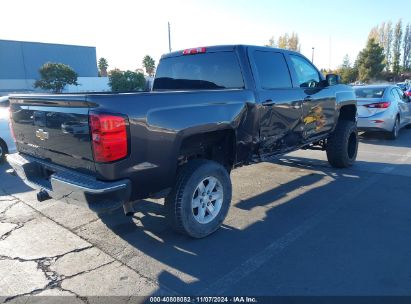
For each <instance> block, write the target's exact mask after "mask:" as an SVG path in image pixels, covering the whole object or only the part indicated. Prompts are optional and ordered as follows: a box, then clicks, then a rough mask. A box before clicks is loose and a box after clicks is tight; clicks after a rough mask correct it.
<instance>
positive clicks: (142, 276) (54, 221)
mask: <svg viewBox="0 0 411 304" xmlns="http://www.w3.org/2000/svg"><path fill="white" fill-rule="evenodd" d="M0 190H3V192H4V193H5V194H7V195H9V196H11V197H13V198H14V199H16V200H17V202H21V203H23V204H24V205H26V206H28V207H29V208H31V209H33V210H34V211H35V212H36V213H38V214H40V215H42V216H43V217H45V218H47V219H49V220H50V221H52V222H53V223H55V224H56V225H58V226H60V227H62V228H64V229H66V230H68V231H70V232H71V233H73V234H75V235H76V236H77V237H79V238H80V239H82V240H83V241H85V242H87V243H90V242H89V241H88V240H87V239H85V238H84V237H82V236H80V235H78V234H76V229H77V228H74V229H71V228H69V227H66V226H64V225H62V224H60V223H59V222H57V221H56V220H54V219H53V218H51V217H50V216H48V215H47V214H44V213H42V212H41V211H39V210H37V209H36V208H34V207H32V206H31V205H29V204H27V203H25V202H24V201H22V200H20V199H19V198H18V197H16V196H14V195H13V194H12V193H9V192H7V191H6V190H4V189H0ZM91 222H93V221H91ZM90 244H91V243H90ZM91 247H95V248H97V249H99V250H100V251H101V252H104V253H105V254H107V255H108V256H110V257H111V258H112V259H113V260H114V261H117V262H118V263H120V264H121V265H122V266H124V267H126V268H128V269H129V270H131V271H133V272H135V273H136V274H138V275H139V276H140V277H141V278H143V279H146V280H147V281H148V282H150V283H152V284H154V285H156V286H158V288H159V289H158V290H159V291H160V290H163V291H165V292H167V294H169V295H172V296H179V295H180V293H178V292H176V291H174V290H173V289H172V288H170V287H167V286H166V285H164V284H161V286H160V283H159V282H158V281H157V280H155V279H153V278H151V277H149V276H147V275H145V274H142V273H141V272H140V271H138V270H136V269H134V268H132V267H130V266H129V265H127V264H125V263H124V262H123V261H121V260H119V259H118V258H116V257H113V256H111V255H110V254H109V253H108V252H106V251H104V250H103V249H102V248H100V247H99V246H96V245H91V246H90V247H86V248H85V249H89V248H91ZM68 253H70V252H67V253H65V254H68ZM65 254H64V255H65ZM1 258H2V256H0V259H1Z"/></svg>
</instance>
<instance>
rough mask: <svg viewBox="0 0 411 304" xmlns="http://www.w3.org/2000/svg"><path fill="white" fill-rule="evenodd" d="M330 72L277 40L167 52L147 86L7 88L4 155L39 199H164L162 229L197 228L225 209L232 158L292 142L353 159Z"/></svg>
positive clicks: (218, 219)
mask: <svg viewBox="0 0 411 304" xmlns="http://www.w3.org/2000/svg"><path fill="white" fill-rule="evenodd" d="M338 82H339V78H338V76H336V75H327V77H323V76H322V74H321V73H320V72H319V71H318V70H317V69H316V68H315V67H314V66H313V65H312V64H311V62H309V61H308V60H307V58H305V57H304V56H302V55H301V54H299V53H295V52H291V51H286V50H281V49H273V48H265V47H257V46H245V45H230V46H213V47H206V48H195V49H188V50H184V51H180V52H174V53H170V54H167V55H164V56H163V57H162V59H161V61H160V63H159V66H158V69H157V73H156V78H155V80H154V85H153V91H152V92H142V93H129V94H127V93H124V94H84V95H78V94H76V95H70V94H67V95H34V94H31V95H15V96H13V97H11V98H10V101H11V106H10V112H11V125H12V129H13V131H14V136H15V140H16V144H17V149H18V151H19V153H17V154H12V155H9V156H8V158H7V159H8V161H9V163H10V164H11V165H12V167H13V168H14V169H15V171H16V172H17V174H18V175H19V176H20V177H21V178H22V179H23V180H24V181H25V182H26V183H27V184H28V185H30V186H32V187H33V188H36V189H39V192H38V199H39V201H42V200H44V199H47V198H49V197H53V198H55V199H58V200H62V201H65V202H68V203H76V204H83V205H86V206H87V207H89V208H90V209H92V210H94V211H96V212H103V211H108V210H113V209H116V208H118V207H121V206H124V208H125V211H126V212H129V211H130V210H131V207H130V202H132V201H135V200H139V199H144V198H165V206H166V209H167V212H168V217H169V220H170V223H171V225H172V227H173V228H175V229H176V230H177V231H179V232H183V233H186V234H188V235H190V236H192V237H196V238H200V237H204V236H207V235H209V234H210V233H212V232H214V231H215V230H216V229H218V227H219V226H220V225H221V223H222V222H223V220H224V218H225V217H226V215H227V212H228V209H229V206H230V201H231V191H232V190H231V181H230V171H231V170H232V169H233V168H236V167H239V166H243V165H248V164H252V163H256V162H260V161H264V160H267V159H269V158H270V157H272V156H274V155H279V154H284V153H286V152H289V151H293V150H296V149H300V148H313V149H322V150H325V151H326V153H327V157H328V160H329V162H330V164H331V165H332V166H334V167H338V168H343V167H348V166H351V165H352V164H353V162H354V161H355V159H356V155H357V146H358V141H357V131H356V120H357V110H356V101H355V96H354V92H353V90H352V89H351V88H350V87H349V86H346V85H342V84H339V83H338ZM250 178H251V177H250Z"/></svg>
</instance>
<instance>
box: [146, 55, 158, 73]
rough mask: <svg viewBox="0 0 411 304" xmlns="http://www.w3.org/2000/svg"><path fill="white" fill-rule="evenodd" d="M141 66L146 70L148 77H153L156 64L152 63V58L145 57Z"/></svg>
mask: <svg viewBox="0 0 411 304" xmlns="http://www.w3.org/2000/svg"><path fill="white" fill-rule="evenodd" d="M143 66H144V68H145V69H146V73H147V74H148V75H149V76H153V75H154V71H155V70H156V62H155V61H154V59H153V58H151V57H150V56H149V55H146V56H145V57H144V58H143Z"/></svg>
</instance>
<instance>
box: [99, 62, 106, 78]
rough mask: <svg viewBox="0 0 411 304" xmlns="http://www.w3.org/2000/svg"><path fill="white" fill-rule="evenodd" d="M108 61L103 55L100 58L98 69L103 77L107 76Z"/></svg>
mask: <svg viewBox="0 0 411 304" xmlns="http://www.w3.org/2000/svg"><path fill="white" fill-rule="evenodd" d="M107 68H108V61H107V59H106V58H104V57H101V58H100V59H99V60H98V69H99V72H100V76H101V77H107Z"/></svg>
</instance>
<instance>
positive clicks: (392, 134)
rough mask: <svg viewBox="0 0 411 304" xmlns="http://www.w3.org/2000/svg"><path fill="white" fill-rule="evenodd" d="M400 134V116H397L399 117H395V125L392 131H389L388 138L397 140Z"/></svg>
mask: <svg viewBox="0 0 411 304" xmlns="http://www.w3.org/2000/svg"><path fill="white" fill-rule="evenodd" d="M399 134H400V117H399V116H397V118H396V119H395V123H394V126H393V127H392V131H391V132H389V133H388V138H389V139H392V140H395V139H397V138H398V136H399Z"/></svg>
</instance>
